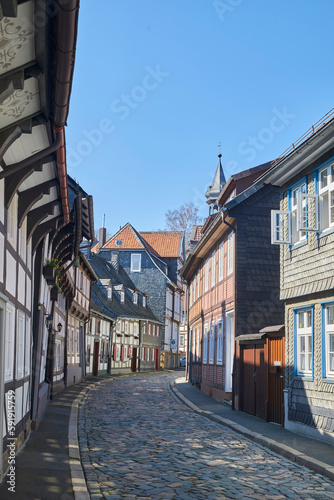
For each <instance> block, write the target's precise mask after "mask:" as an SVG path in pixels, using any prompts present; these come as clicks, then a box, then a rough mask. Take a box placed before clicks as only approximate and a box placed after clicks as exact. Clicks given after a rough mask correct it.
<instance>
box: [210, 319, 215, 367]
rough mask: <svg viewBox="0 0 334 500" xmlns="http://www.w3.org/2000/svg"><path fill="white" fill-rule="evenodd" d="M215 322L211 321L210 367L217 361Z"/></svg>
mask: <svg viewBox="0 0 334 500" xmlns="http://www.w3.org/2000/svg"><path fill="white" fill-rule="evenodd" d="M215 333H216V328H215V322H214V320H212V321H211V326H210V339H209V365H213V364H214V361H215Z"/></svg>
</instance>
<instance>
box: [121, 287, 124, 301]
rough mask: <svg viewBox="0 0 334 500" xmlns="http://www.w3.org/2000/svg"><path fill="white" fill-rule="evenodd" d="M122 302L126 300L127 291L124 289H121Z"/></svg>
mask: <svg viewBox="0 0 334 500" xmlns="http://www.w3.org/2000/svg"><path fill="white" fill-rule="evenodd" d="M121 302H122V304H124V302H125V292H124V291H123V290H122V291H121Z"/></svg>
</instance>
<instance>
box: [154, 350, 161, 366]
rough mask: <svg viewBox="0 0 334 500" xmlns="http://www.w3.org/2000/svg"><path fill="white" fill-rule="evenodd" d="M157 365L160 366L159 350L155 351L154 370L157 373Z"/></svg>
mask: <svg viewBox="0 0 334 500" xmlns="http://www.w3.org/2000/svg"><path fill="white" fill-rule="evenodd" d="M159 364H160V356H159V348H156V350H155V369H156V370H157V371H158V370H159Z"/></svg>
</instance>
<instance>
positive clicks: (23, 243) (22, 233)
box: [19, 217, 27, 263]
mask: <svg viewBox="0 0 334 500" xmlns="http://www.w3.org/2000/svg"><path fill="white" fill-rule="evenodd" d="M19 254H20V257H21V259H22V260H23V262H24V263H26V261H27V217H25V218H24V220H23V222H22V225H21V227H20V229H19Z"/></svg>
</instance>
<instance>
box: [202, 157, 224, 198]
mask: <svg viewBox="0 0 334 500" xmlns="http://www.w3.org/2000/svg"><path fill="white" fill-rule="evenodd" d="M221 157H222V155H221V154H220V153H219V155H218V158H219V160H218V166H217V170H216V173H215V176H214V179H213V182H212V185H211V186H209V187H208V189H207V191H206V193H205V196H206V197H207V201H206V202H207V203H208V204H209V205H211V204H212V203H215V202H216V201H217V199H218V196H219V194H220V192H221V190H222V189H223V187H224V186H225V184H226V179H225V175H224V171H223V167H222V162H221Z"/></svg>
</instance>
